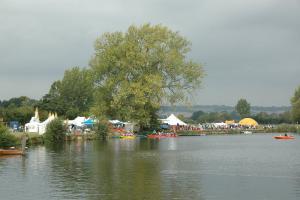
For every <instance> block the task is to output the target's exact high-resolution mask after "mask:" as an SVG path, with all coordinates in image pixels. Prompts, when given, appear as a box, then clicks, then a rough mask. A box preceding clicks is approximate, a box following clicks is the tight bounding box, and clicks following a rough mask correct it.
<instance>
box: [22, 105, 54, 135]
mask: <svg viewBox="0 0 300 200" xmlns="http://www.w3.org/2000/svg"><path fill="white" fill-rule="evenodd" d="M56 117H57V114H53V113H49V116H48V119H46V120H45V121H43V122H40V120H39V111H38V108H36V110H35V114H34V117H32V118H31V120H30V121H29V123H27V124H25V132H29V133H38V134H40V135H42V134H44V133H45V132H46V127H47V125H48V124H49V123H50V122H51V121H52V120H54V119H55V118H56Z"/></svg>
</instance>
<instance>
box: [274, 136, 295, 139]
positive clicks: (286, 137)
mask: <svg viewBox="0 0 300 200" xmlns="http://www.w3.org/2000/svg"><path fill="white" fill-rule="evenodd" d="M274 138H275V139H278V140H292V139H294V138H295V137H294V136H292V135H278V136H274Z"/></svg>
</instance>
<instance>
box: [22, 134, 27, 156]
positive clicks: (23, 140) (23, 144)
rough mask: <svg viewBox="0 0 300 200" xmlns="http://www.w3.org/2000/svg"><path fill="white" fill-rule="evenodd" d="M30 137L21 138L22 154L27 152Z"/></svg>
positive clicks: (23, 136)
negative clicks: (27, 142)
mask: <svg viewBox="0 0 300 200" xmlns="http://www.w3.org/2000/svg"><path fill="white" fill-rule="evenodd" d="M27 139H28V137H27V135H26V134H23V135H22V137H21V145H22V146H21V150H22V152H23V153H24V151H25V147H26V141H27Z"/></svg>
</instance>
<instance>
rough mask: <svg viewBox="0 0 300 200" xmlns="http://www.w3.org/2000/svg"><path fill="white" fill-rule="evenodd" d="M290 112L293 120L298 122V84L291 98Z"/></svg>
mask: <svg viewBox="0 0 300 200" xmlns="http://www.w3.org/2000/svg"><path fill="white" fill-rule="evenodd" d="M291 104H292V109H291V114H292V119H293V121H294V122H298V123H299V122H300V86H299V87H298V88H297V89H296V91H295V93H294V96H293V97H292V98H291Z"/></svg>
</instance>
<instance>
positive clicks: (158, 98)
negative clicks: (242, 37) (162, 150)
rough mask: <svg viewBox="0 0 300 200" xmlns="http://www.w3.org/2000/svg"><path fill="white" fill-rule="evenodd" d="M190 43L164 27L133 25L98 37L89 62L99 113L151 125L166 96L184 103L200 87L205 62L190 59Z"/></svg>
mask: <svg viewBox="0 0 300 200" xmlns="http://www.w3.org/2000/svg"><path fill="white" fill-rule="evenodd" d="M190 46H191V43H190V42H189V41H187V40H186V39H185V38H184V37H182V36H181V35H180V34H179V33H177V32H173V31H171V30H169V29H168V28H167V27H164V26H161V25H155V26H151V25H150V24H145V25H143V26H141V27H136V26H130V27H129V28H128V30H127V32H125V33H123V32H114V33H105V34H103V35H102V36H101V37H100V38H98V39H97V40H96V43H95V55H94V57H93V58H92V60H91V61H90V66H91V69H92V74H93V76H94V83H95V84H96V94H95V104H94V107H93V111H94V112H95V113H96V114H105V115H106V116H109V117H112V118H119V119H122V120H132V121H136V122H138V123H139V124H140V125H142V126H148V125H149V124H151V123H153V121H155V119H156V116H155V115H156V112H157V110H158V109H159V107H160V105H161V103H162V102H163V101H164V100H166V101H168V102H171V103H175V102H178V101H182V100H184V98H185V95H186V94H187V93H189V92H191V91H192V90H193V89H195V88H197V87H198V86H199V85H200V83H201V80H202V77H203V75H204V72H203V68H202V65H200V64H198V63H196V62H193V61H191V60H189V59H188V58H187V54H188V52H189V51H190Z"/></svg>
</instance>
